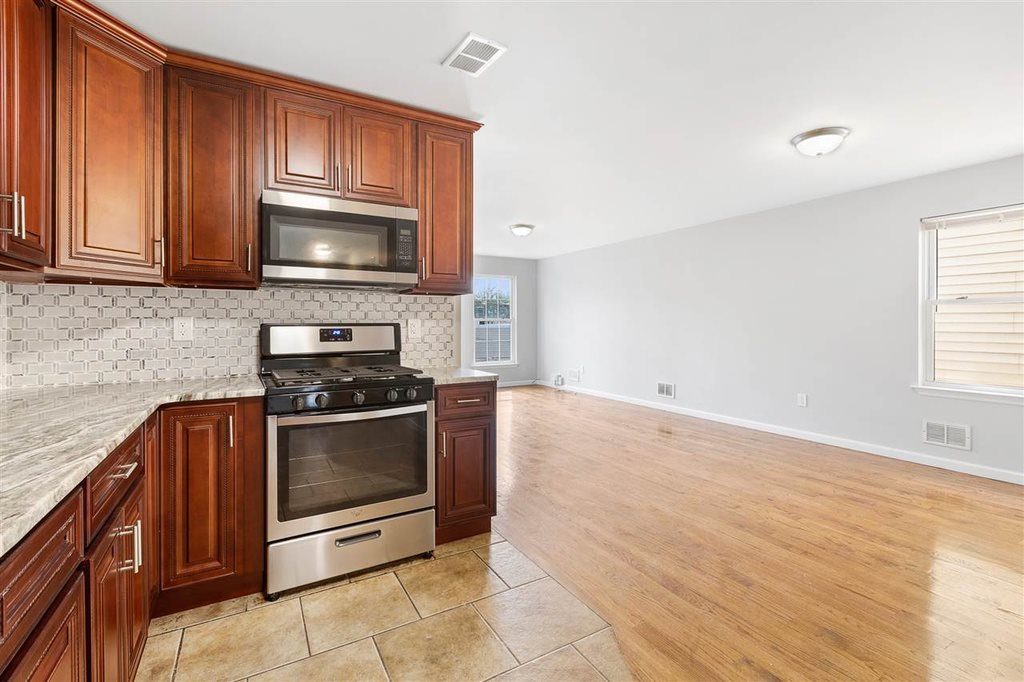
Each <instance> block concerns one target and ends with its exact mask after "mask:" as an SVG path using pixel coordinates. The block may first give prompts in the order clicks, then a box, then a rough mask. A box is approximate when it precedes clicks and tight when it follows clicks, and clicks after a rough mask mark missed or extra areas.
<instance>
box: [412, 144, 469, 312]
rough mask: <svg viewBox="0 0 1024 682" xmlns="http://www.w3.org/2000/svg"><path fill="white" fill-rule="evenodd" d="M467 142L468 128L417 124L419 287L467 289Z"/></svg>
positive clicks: (452, 290) (433, 290) (437, 290)
mask: <svg viewBox="0 0 1024 682" xmlns="http://www.w3.org/2000/svg"><path fill="white" fill-rule="evenodd" d="M472 143H473V138H472V135H470V134H469V133H463V132H460V131H457V130H450V129H448V128H442V127H438V126H428V125H420V126H419V159H420V195H419V204H420V210H419V251H420V259H421V260H420V263H421V266H420V282H419V285H418V286H417V290H419V291H423V292H427V293H439V294H468V293H471V292H472V289H473V196H472V186H473V147H472Z"/></svg>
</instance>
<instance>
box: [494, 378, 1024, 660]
mask: <svg viewBox="0 0 1024 682" xmlns="http://www.w3.org/2000/svg"><path fill="white" fill-rule="evenodd" d="M498 395H499V398H498V516H497V517H496V518H495V521H494V527H495V530H497V531H498V532H500V533H501V534H502V535H504V536H505V537H507V538H508V539H509V540H510V541H511V542H512V543H513V544H514V545H515V546H517V547H519V548H520V549H521V550H522V551H523V552H525V553H526V554H527V555H528V556H530V557H531V558H532V559H533V560H534V561H536V562H537V563H538V564H539V565H540V566H541V567H542V568H543V569H544V570H546V571H548V572H549V573H550V574H551V575H553V576H555V577H556V578H557V579H558V580H559V581H561V582H562V584H563V585H565V586H566V587H568V588H569V589H570V590H572V591H574V592H575V593H576V594H577V595H578V596H580V597H581V598H582V599H583V600H584V601H585V602H586V603H587V604H588V605H590V606H591V607H592V608H594V609H595V610H596V611H597V612H598V613H599V614H600V615H601V616H602V617H603V618H604V619H605V620H607V621H608V622H609V623H611V624H612V626H613V627H614V630H615V633H616V635H617V636H618V638H619V640H620V643H621V644H622V647H623V651H624V653H625V655H626V658H627V660H628V661H629V663H630V666H631V667H632V668H633V670H634V672H635V674H636V675H637V677H638V678H640V679H644V680H687V679H699V680H710V679H786V680H801V679H807V680H823V679H855V680H878V679H889V680H925V679H941V680H1021V679H1024V663H1022V659H1024V619H1022V612H1024V584H1022V569H1024V489H1022V488H1021V487H1019V486H1015V485H1012V484H1009V483H1000V482H996V481H990V480H986V479H982V478H976V477H972V476H967V475H964V474H957V473H953V472H949V471H943V470H940V469H934V468H931V467H926V466H921V465H915V464H910V463H906V462H900V461H896V460H891V459H886V458H882V457H876V456H872V455H867V454H863V453H858V452H853V451H849V450H844V449H841V448H836V447H831V446H826V445H819V444H816V443H809V442H805V441H800V440H796V439H792V438H785V437H782V436H776V435H773V434H767V433H762V432H758V431H751V430H748V429H743V428H739V427H734V426H728V425H724V424H718V423H715V422H709V421H704V420H700V419H694V418H690V417H684V416H680V415H674V414H670V413H667V412H661V411H657V410H652V409H649V408H643V407H637V406H633V405H628V404H624V403H618V402H613V401H608V400H603V399H600V398H593V397H589V396H583V395H579V394H573V393H567V392H560V391H555V390H552V389H547V388H543V387H539V386H529V387H522V388H513V389H503V390H501V391H499V394H498Z"/></svg>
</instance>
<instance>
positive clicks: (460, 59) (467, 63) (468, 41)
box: [442, 33, 508, 78]
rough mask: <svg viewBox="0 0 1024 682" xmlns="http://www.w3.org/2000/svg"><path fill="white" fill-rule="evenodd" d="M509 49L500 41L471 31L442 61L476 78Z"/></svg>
mask: <svg viewBox="0 0 1024 682" xmlns="http://www.w3.org/2000/svg"><path fill="white" fill-rule="evenodd" d="M507 51H508V47H506V46H505V45H502V44H501V43H499V42H495V41H493V40H488V39H487V38H484V37H483V36H478V35H477V34H475V33H470V34H468V35H467V36H466V37H465V38H463V39H462V42H461V43H459V46H458V47H456V48H455V50H454V51H453V52H452V53H451V54H450V55H448V58H447V59H445V60H444V62H442V63H443V64H444V65H445V66H450V67H452V68H453V69H458V70H459V71H462V72H464V73H468V74H469V75H470V76H473V77H474V78H476V77H478V76H479V75H480V74H482V73H483V72H484V71H485V70H487V67H489V66H490V65H491V64H493V63H494V62H496V61H498V57H500V56H501V55H503V54H505V52H507Z"/></svg>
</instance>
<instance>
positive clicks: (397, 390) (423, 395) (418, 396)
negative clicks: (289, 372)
mask: <svg viewBox="0 0 1024 682" xmlns="http://www.w3.org/2000/svg"><path fill="white" fill-rule="evenodd" d="M433 399H434V381H433V379H424V378H409V379H405V380H400V381H389V382H387V383H386V384H383V385H380V386H375V385H372V384H371V385H366V384H365V383H364V384H361V385H360V386H358V387H351V388H340V387H338V388H331V389H326V390H325V388H324V387H323V386H310V387H306V388H293V389H289V390H288V391H282V392H280V393H276V392H268V393H267V414H297V413H307V412H321V411H329V410H332V411H333V410H358V409H366V408H371V407H390V406H392V405H408V404H411V403H422V402H426V401H428V400H433Z"/></svg>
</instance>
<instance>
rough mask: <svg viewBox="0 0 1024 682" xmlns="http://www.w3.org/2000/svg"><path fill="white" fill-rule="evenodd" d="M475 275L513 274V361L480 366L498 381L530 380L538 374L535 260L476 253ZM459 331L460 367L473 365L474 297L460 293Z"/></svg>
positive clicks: (474, 260)
mask: <svg viewBox="0 0 1024 682" xmlns="http://www.w3.org/2000/svg"><path fill="white" fill-rule="evenodd" d="M473 272H474V274H476V275H505V276H513V277H515V278H516V364H515V365H491V366H480V367H478V369H482V370H485V371H488V372H494V373H496V374H497V375H498V377H499V379H498V382H499V385H500V384H508V383H521V382H532V381H533V380H534V379H536V378H537V261H535V260H529V259H525V258H499V257H497V256H476V257H475V258H474V259H473ZM461 298H462V306H461V325H460V327H461V332H462V352H461V364H462V366H463V367H472V366H473V297H472V296H462V297H461Z"/></svg>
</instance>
